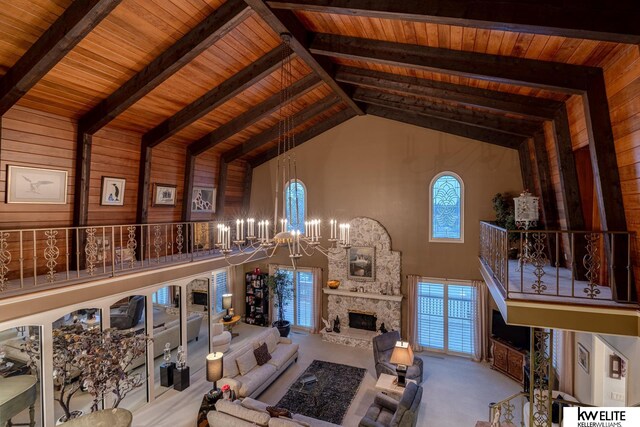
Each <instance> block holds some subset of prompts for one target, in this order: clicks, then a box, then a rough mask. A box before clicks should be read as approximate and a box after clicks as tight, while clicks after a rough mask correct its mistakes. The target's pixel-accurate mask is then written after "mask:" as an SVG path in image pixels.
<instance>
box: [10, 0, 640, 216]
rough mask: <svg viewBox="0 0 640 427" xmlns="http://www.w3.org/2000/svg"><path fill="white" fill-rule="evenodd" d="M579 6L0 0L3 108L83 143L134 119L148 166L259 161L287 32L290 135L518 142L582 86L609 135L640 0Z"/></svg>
mask: <svg viewBox="0 0 640 427" xmlns="http://www.w3.org/2000/svg"><path fill="white" fill-rule="evenodd" d="M584 3H585V2H580V1H574V0H566V1H561V2H559V1H551V0H546V1H533V0H519V1H506V2H505V1H494V0H485V1H470V0H437V1H436V0H434V1H421V0H404V1H393V0H381V1H376V2H372V1H368V0H337V1H328V0H292V1H288V2H284V1H266V2H264V1H262V0H246V1H243V0H227V1H226V2H223V1H219V0H162V1H159V0H156V1H153V0H87V1H81V0H77V1H70V0H31V1H27V0H13V1H11V2H5V3H4V4H3V7H2V8H1V9H0V75H1V76H2V77H1V78H0V114H4V113H5V112H6V111H7V110H8V109H9V108H11V106H13V105H15V104H17V105H22V106H26V107H30V108H34V109H38V110H44V111H47V112H51V113H54V114H58V115H62V116H65V117H69V118H73V119H75V120H77V121H78V123H79V135H80V136H79V138H85V140H87V139H86V138H90V136H91V135H92V134H94V133H95V132H97V131H98V130H99V129H101V128H102V127H105V126H111V127H114V128H119V129H125V130H127V131H133V132H136V133H139V134H140V136H141V150H142V152H143V154H142V156H141V157H142V161H141V165H142V166H143V167H144V159H145V154H144V153H145V150H147V151H148V150H150V149H151V148H152V147H155V146H157V145H158V144H162V143H163V142H166V141H174V142H176V141H177V142H179V143H180V144H183V145H185V146H186V147H187V150H188V152H189V154H190V158H191V159H193V158H194V157H196V156H198V155H201V154H202V153H204V152H209V153H211V152H213V153H214V154H216V155H218V156H220V158H221V160H222V161H223V163H224V164H229V163H231V162H235V161H246V162H248V163H249V164H250V165H252V166H254V167H255V166H257V165H259V164H261V163H263V162H265V161H267V160H269V159H270V158H272V157H274V155H275V148H274V146H275V145H276V139H277V127H278V121H279V111H278V110H279V106H280V102H281V94H280V89H281V87H280V70H279V64H280V61H281V60H282V58H283V49H282V40H281V38H280V34H281V33H284V32H288V33H291V35H292V42H291V48H292V51H293V53H292V57H291V58H292V68H293V84H292V87H291V88H290V90H291V92H292V93H293V94H294V96H295V101H294V103H293V106H292V108H291V110H290V111H289V112H288V113H289V114H291V115H293V116H294V123H295V133H296V138H297V141H298V143H303V142H305V141H307V140H309V139H311V138H312V137H314V136H316V135H318V134H319V133H322V132H324V131H326V130H327V129H330V128H331V127H333V126H336V125H338V124H340V123H342V122H344V121H345V120H348V119H349V118H351V117H353V116H355V115H360V114H373V115H378V116H382V117H387V118H389V119H393V120H399V121H403V122H407V123H412V124H415V125H418V126H424V127H428V128H432V129H436V130H441V131H444V132H449V133H454V134H458V135H461V136H466V137H470V138H474V139H478V140H481V141H485V142H487V143H492V144H499V145H502V146H506V147H509V148H514V149H518V148H520V147H521V145H522V142H523V141H525V140H527V139H529V138H534V137H535V136H536V135H539V134H540V133H542V132H543V124H544V122H554V123H555V125H556V127H557V128H562V126H563V123H564V125H566V120H567V117H566V116H567V114H566V110H565V102H566V101H567V100H568V99H569V98H570V97H572V96H583V97H584V100H585V105H586V106H585V114H587V115H589V117H588V120H587V123H588V124H589V126H590V129H589V132H590V133H591V134H592V135H593V138H594V139H595V140H596V141H597V143H598V144H599V147H601V148H600V149H602V150H610V149H611V148H612V144H613V138H612V136H611V124H610V121H609V117H608V108H607V106H606V93H605V89H604V84H603V83H602V70H601V68H602V67H603V66H604V64H606V63H607V62H608V61H610V60H611V59H612V58H614V57H615V56H616V55H618V54H619V53H620V52H621V51H622V50H623V49H625V48H626V47H627V46H628V45H629V44H638V43H640V30H639V28H640V27H638V26H637V18H638V17H639V16H640V7H639V6H638V4H637V3H635V2H632V1H626V0H623V1H619V2H616V3H617V6H616V7H615V8H614V7H611V4H610V2H609V3H608V2H601V3H602V4H595V5H594V4H591V3H594V2H587V3H589V4H584ZM603 100H604V105H603ZM558 132H561V131H558ZM565 136H566V137H567V138H568V135H565ZM565 143H568V144H570V142H567V141H565ZM601 162H602V163H601V164H600V165H599V167H600V168H601V169H604V168H606V167H607V165H608V164H607V161H606V160H602V161H601ZM609 166H610V165H609ZM142 176H143V174H141V177H142ZM605 179H606V178H605ZM611 179H613V178H611ZM611 215H612V218H613V216H615V213H613V212H611Z"/></svg>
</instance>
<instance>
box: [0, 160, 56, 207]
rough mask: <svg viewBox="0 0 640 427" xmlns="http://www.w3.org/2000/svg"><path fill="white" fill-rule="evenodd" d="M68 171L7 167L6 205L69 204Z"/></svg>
mask: <svg viewBox="0 0 640 427" xmlns="http://www.w3.org/2000/svg"><path fill="white" fill-rule="evenodd" d="M67 178H68V172H67V171H66V170H57V169H41V168H30V167H25V166H14V165H7V189H6V190H7V191H6V203H30V204H51V205H65V204H67Z"/></svg>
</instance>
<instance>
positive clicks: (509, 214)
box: [491, 193, 518, 259]
mask: <svg viewBox="0 0 640 427" xmlns="http://www.w3.org/2000/svg"><path fill="white" fill-rule="evenodd" d="M491 202H492V204H493V211H494V212H495V213H496V220H495V224H496V225H497V226H498V227H502V228H505V229H507V230H515V229H516V215H515V206H514V204H513V196H511V195H509V194H502V193H497V194H496V195H495V196H493V199H491ZM517 240H518V234H516V233H509V243H510V247H509V253H508V255H509V258H510V259H515V258H517V257H518V247H517V245H514V243H515V242H516V241H517Z"/></svg>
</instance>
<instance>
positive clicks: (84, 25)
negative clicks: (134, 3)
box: [0, 0, 121, 116]
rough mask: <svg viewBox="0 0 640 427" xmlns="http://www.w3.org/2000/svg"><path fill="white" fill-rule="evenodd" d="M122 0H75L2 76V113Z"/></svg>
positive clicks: (0, 89)
mask: <svg viewBox="0 0 640 427" xmlns="http://www.w3.org/2000/svg"><path fill="white" fill-rule="evenodd" d="M120 1H121V0H86V1H74V2H72V3H71V5H70V6H69V7H68V8H67V9H66V10H65V11H64V13H63V14H62V15H60V17H59V18H58V19H56V21H55V22H54V23H53V24H51V26H50V27H49V28H48V29H47V30H46V31H45V32H44V33H43V34H42V36H40V38H39V39H38V40H36V42H35V43H34V44H33V45H32V46H31V47H30V48H29V50H27V51H26V53H25V54H24V55H22V57H21V58H20V59H18V61H17V62H16V63H15V64H14V65H13V66H12V67H11V68H10V69H9V70H8V71H7V73H6V74H5V75H4V76H2V78H1V79H0V116H1V115H3V114H4V113H6V112H7V111H8V110H9V109H10V108H11V107H12V106H13V105H14V104H15V103H16V102H18V100H19V99H20V98H22V97H23V96H24V94H26V93H27V92H28V91H29V89H31V88H32V87H33V86H35V84H36V83H38V81H40V79H41V78H42V77H44V76H45V75H46V74H47V73H48V72H49V70H51V69H52V68H53V67H54V66H55V65H56V64H57V63H58V62H59V61H60V60H61V59H62V58H64V56H65V55H66V54H67V53H68V52H69V51H70V50H71V49H73V48H74V47H75V46H76V45H77V44H78V43H79V42H80V41H81V40H82V39H83V38H84V37H85V36H86V35H87V34H89V33H90V32H91V31H92V30H93V29H94V28H95V27H96V26H97V25H98V24H99V23H100V22H101V21H102V20H103V19H104V18H106V17H107V16H108V15H109V13H111V11H112V10H113V9H114V8H115V7H116V6H117V5H118V4H120Z"/></svg>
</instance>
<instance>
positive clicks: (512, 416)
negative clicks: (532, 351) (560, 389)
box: [489, 392, 593, 427]
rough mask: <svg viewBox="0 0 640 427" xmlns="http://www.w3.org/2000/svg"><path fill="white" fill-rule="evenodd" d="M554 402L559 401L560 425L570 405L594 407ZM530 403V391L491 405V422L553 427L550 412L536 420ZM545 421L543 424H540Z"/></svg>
mask: <svg viewBox="0 0 640 427" xmlns="http://www.w3.org/2000/svg"><path fill="white" fill-rule="evenodd" d="M553 403H557V404H558V405H557V406H558V409H559V415H558V425H560V426H562V420H563V419H564V409H565V408H568V407H576V406H580V407H583V408H585V407H593V405H588V404H586V403H582V402H578V401H575V400H574V401H571V400H566V399H559V398H554V399H553ZM528 405H529V393H525V392H520V393H516V394H514V395H513V396H509V397H507V398H506V399H503V400H501V401H499V402H495V403H491V404H490V405H489V422H490V423H492V422H493V423H495V425H497V426H500V427H507V426H509V427H512V426H513V427H529V426H532V427H547V426H548V427H551V424H552V421H553V419H552V416H551V414H548V416H547V417H546V419H545V420H534V419H533V417H532V416H531V411H529V410H527V407H528ZM540 422H543V424H540Z"/></svg>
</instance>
